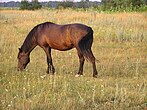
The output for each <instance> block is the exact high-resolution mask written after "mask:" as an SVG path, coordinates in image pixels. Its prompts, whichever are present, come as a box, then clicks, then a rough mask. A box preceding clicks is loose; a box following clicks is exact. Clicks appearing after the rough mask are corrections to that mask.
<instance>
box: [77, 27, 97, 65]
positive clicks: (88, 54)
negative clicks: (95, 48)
mask: <svg viewBox="0 0 147 110" xmlns="http://www.w3.org/2000/svg"><path fill="white" fill-rule="evenodd" d="M92 43H93V30H92V29H91V28H90V27H89V28H88V33H87V35H86V36H84V37H83V38H82V39H81V40H80V41H79V43H78V46H79V49H80V52H81V53H82V54H83V55H84V57H85V58H86V59H87V60H89V61H90V62H93V61H95V60H96V58H95V57H94V55H93V53H92V51H91V47H92Z"/></svg>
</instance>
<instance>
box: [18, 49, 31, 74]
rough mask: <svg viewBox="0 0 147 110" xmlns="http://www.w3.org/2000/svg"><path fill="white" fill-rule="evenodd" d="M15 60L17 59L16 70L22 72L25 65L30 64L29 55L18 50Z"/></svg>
mask: <svg viewBox="0 0 147 110" xmlns="http://www.w3.org/2000/svg"><path fill="white" fill-rule="evenodd" d="M17 58H18V70H20V71H22V70H24V69H25V68H26V66H27V64H28V63H29V62H30V58H29V55H28V54H26V53H25V52H24V51H22V49H20V48H19V53H18V57H17Z"/></svg>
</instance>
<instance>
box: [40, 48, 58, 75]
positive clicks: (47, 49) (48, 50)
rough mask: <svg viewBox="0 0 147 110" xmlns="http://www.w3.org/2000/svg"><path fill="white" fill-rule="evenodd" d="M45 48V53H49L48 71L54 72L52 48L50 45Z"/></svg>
mask: <svg viewBox="0 0 147 110" xmlns="http://www.w3.org/2000/svg"><path fill="white" fill-rule="evenodd" d="M43 49H44V51H45V53H46V55H47V64H48V68H47V73H51V74H54V73H55V68H54V66H53V62H52V56H51V48H50V47H45V48H43Z"/></svg>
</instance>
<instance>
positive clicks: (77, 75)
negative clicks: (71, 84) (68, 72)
mask: <svg viewBox="0 0 147 110" xmlns="http://www.w3.org/2000/svg"><path fill="white" fill-rule="evenodd" d="M81 76H83V75H80V74H76V75H75V77H76V78H77V77H81Z"/></svg>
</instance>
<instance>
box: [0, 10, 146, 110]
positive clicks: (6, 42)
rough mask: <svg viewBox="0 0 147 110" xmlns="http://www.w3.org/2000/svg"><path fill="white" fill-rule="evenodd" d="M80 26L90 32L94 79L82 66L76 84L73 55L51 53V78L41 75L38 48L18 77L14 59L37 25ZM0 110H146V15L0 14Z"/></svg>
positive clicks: (42, 65)
mask: <svg viewBox="0 0 147 110" xmlns="http://www.w3.org/2000/svg"><path fill="white" fill-rule="evenodd" d="M45 21H51V22H54V23H59V24H67V23H75V22H76V23H77V22H78V23H83V24H86V25H89V26H91V27H92V28H93V30H94V43H93V47H92V50H93V53H94V55H95V56H96V58H97V59H98V60H99V61H100V62H98V63H97V69H98V72H99V75H98V78H93V77H92V66H91V64H90V63H89V62H85V65H84V76H83V77H79V78H75V77H74V75H75V74H76V73H77V71H78V66H79V61H78V56H77V53H76V50H75V49H73V50H70V51H66V52H60V51H56V50H53V52H52V56H53V63H54V65H55V69H56V74H55V75H54V76H50V75H47V74H46V68H47V64H46V55H45V53H44V51H43V50H42V49H41V48H39V47H37V48H35V49H34V50H33V51H32V53H31V62H30V64H29V65H28V67H27V69H26V71H23V72H18V71H17V53H18V48H19V47H20V46H21V45H22V43H23V41H24V39H25V37H26V35H27V34H28V32H29V31H30V30H31V29H32V28H33V27H34V26H35V25H37V24H39V23H42V22H45ZM0 87H1V89H0V99H1V104H0V105H1V107H0V109H1V110H146V109H147V13H114V14H104V13H97V12H94V11H88V12H83V11H73V10H71V9H67V10H38V11H18V10H0Z"/></svg>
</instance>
